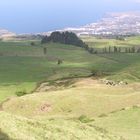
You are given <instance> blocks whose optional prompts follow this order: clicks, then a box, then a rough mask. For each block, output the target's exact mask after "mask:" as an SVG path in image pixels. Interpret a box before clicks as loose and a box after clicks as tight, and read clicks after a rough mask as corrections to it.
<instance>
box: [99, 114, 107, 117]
mask: <svg viewBox="0 0 140 140" xmlns="http://www.w3.org/2000/svg"><path fill="white" fill-rule="evenodd" d="M99 117H100V118H102V117H107V114H101V115H99Z"/></svg>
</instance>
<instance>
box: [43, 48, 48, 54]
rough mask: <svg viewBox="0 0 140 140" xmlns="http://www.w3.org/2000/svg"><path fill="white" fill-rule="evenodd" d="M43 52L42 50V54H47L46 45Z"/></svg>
mask: <svg viewBox="0 0 140 140" xmlns="http://www.w3.org/2000/svg"><path fill="white" fill-rule="evenodd" d="M43 52H44V55H46V54H47V48H46V47H44V48H43Z"/></svg>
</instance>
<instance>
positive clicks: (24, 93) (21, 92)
mask: <svg viewBox="0 0 140 140" xmlns="http://www.w3.org/2000/svg"><path fill="white" fill-rule="evenodd" d="M26 94H28V93H27V92H26V91H25V90H23V91H17V92H16V95H17V96H18V97H20V96H24V95H26Z"/></svg>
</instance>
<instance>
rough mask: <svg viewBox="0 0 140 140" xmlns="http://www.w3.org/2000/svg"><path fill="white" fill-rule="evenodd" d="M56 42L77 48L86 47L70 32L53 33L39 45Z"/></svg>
mask: <svg viewBox="0 0 140 140" xmlns="http://www.w3.org/2000/svg"><path fill="white" fill-rule="evenodd" d="M49 42H54V43H55V42H57V43H62V44H68V45H75V46H78V47H86V46H87V45H86V44H85V43H84V42H83V41H82V40H81V39H80V38H78V37H77V36H76V34H74V33H72V32H53V33H51V35H50V36H45V37H44V38H43V39H42V41H41V43H42V44H44V43H49Z"/></svg>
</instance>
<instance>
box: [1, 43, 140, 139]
mask: <svg viewBox="0 0 140 140" xmlns="http://www.w3.org/2000/svg"><path fill="white" fill-rule="evenodd" d="M18 46H19V47H20V49H19V47H18ZM6 47H7V49H6V50H4V49H5V48H6ZM9 47H11V48H10V49H9ZM47 47H48V49H47V51H48V55H47V56H45V57H44V56H43V54H42V51H43V50H42V48H39V47H37V46H36V47H32V46H30V42H10V43H9V42H8V43H7V42H2V43H1V44H0V48H1V53H2V52H3V54H4V56H1V57H0V58H1V59H0V65H1V66H2V67H1V68H0V100H1V101H2V100H4V99H6V97H9V96H11V95H15V92H17V91H22V90H26V91H27V92H29V91H31V90H33V89H34V88H35V86H36V83H37V82H39V81H43V80H50V79H51V80H55V79H57V78H64V77H73V76H77V77H79V76H82V75H83V76H87V75H89V74H91V71H101V72H107V73H109V74H110V75H109V76H107V78H110V79H115V80H126V81H131V82H132V81H133V82H139V80H140V78H139V72H140V71H139V70H140V64H139V60H140V59H139V58H140V55H139V54H111V55H102V56H98V55H90V54H88V53H87V52H86V51H84V50H83V49H81V48H78V47H73V46H66V45H61V44H48V45H47ZM21 48H22V49H21ZM21 50H22V51H21ZM6 51H10V52H9V53H6ZM19 52H20V53H19ZM17 54H18V55H17ZM58 58H61V59H63V60H64V63H63V64H62V65H60V66H58V65H57V59H58ZM82 83H84V84H81V83H80V85H79V84H78V85H76V87H75V88H72V89H64V90H59V91H52V92H43V93H36V94H33V95H27V96H24V97H20V98H13V99H11V100H10V101H9V102H7V103H5V104H4V105H3V108H4V111H3V112H0V119H1V120H2V121H1V122H0V128H1V129H0V131H2V132H1V133H3V137H8V136H9V137H10V139H11V138H13V139H16V138H17V139H19V138H20V139H38V138H40V139H46V137H47V138H51V139H58V138H60V136H61V137H62V136H64V138H63V139H78V138H79V139H82V138H84V137H85V136H87V137H86V139H93V137H94V138H97V139H104V140H105V139H110V140H113V139H114V140H116V139H117V138H118V139H120V137H116V135H118V136H123V137H125V138H128V136H129V135H131V137H130V139H131V138H133V137H136V140H137V139H139V138H140V135H139V133H138V131H136V130H138V129H139V127H138V126H135V125H133V129H135V131H136V133H135V132H134V131H131V130H130V129H129V128H128V129H126V130H125V131H123V126H125V125H127V124H125V123H119V121H120V122H122V120H126V119H125V118H124V117H123V115H124V114H123V113H122V114H120V116H119V115H118V114H116V113H115V114H113V115H114V119H115V118H116V119H117V118H118V123H117V120H115V121H114V120H113V116H110V115H109V119H108V120H107V118H108V117H106V118H103V119H102V120H101V121H100V120H99V121H98V119H97V120H96V117H97V116H99V115H101V114H102V113H105V114H108V113H109V112H112V111H116V110H121V109H122V108H125V107H129V106H130V107H131V106H133V105H137V104H139V100H140V97H139V91H140V90H139V84H138V85H137V84H131V86H130V87H107V86H105V85H100V84H98V83H96V82H95V83H94V82H93V85H92V84H91V83H90V80H89V81H86V83H85V80H84V82H82ZM90 84H91V86H89V85H90ZM44 104H50V105H51V108H50V110H49V112H48V110H47V111H41V108H42V106H43V105H44ZM135 111H136V112H138V111H139V110H138V109H137V110H133V109H132V111H130V112H131V113H128V112H129V111H128V112H127V111H126V116H127V113H128V114H129V115H133V113H134V112H135ZM6 112H10V113H14V114H18V115H20V116H14V115H11V114H8V113H6ZM134 114H135V113H134ZM36 115H37V116H36ZM80 115H86V116H87V117H89V118H95V122H91V123H89V124H81V123H80V122H79V121H78V122H77V119H76V120H75V119H73V118H75V117H76V118H77V117H79V116H80ZM22 116H26V117H31V118H32V117H33V116H34V117H35V118H34V119H26V118H23V117H22ZM48 118H50V119H48ZM52 118H54V119H52ZM63 118H65V119H63ZM67 119H68V120H67ZM9 120H11V121H9ZM131 120H133V118H131V117H129V118H128V120H127V121H126V123H128V122H129V121H131ZM138 120H139V118H138V116H135V120H133V122H134V124H135V123H136V122H137V121H138ZM109 121H110V122H109ZM100 122H101V123H100ZM111 123H112V124H113V123H114V125H113V126H111V125H110V124H111ZM115 123H116V124H115ZM102 124H104V125H102ZM95 125H97V126H100V127H103V128H104V127H105V129H107V130H108V131H110V132H112V133H114V135H111V134H110V133H107V132H106V131H105V130H104V129H101V128H100V127H95ZM36 126H37V127H36ZM62 126H64V127H62ZM115 126H116V127H115ZM129 127H130V126H129ZM9 128H10V129H9ZM44 128H45V129H44ZM50 128H51V129H50ZM112 128H114V130H113V129H112ZM19 129H20V130H21V132H19V131H18V130H19ZM44 130H45V131H44ZM129 130H130V131H129ZM115 131H118V133H116V132H115ZM29 132H30V133H29ZM75 132H76V133H75ZM127 133H128V134H127ZM6 134H7V135H8V136H6ZM52 134H53V135H52ZM54 134H56V135H54ZM87 134H88V135H87ZM127 135H128V136H127ZM84 139H85V138H84Z"/></svg>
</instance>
